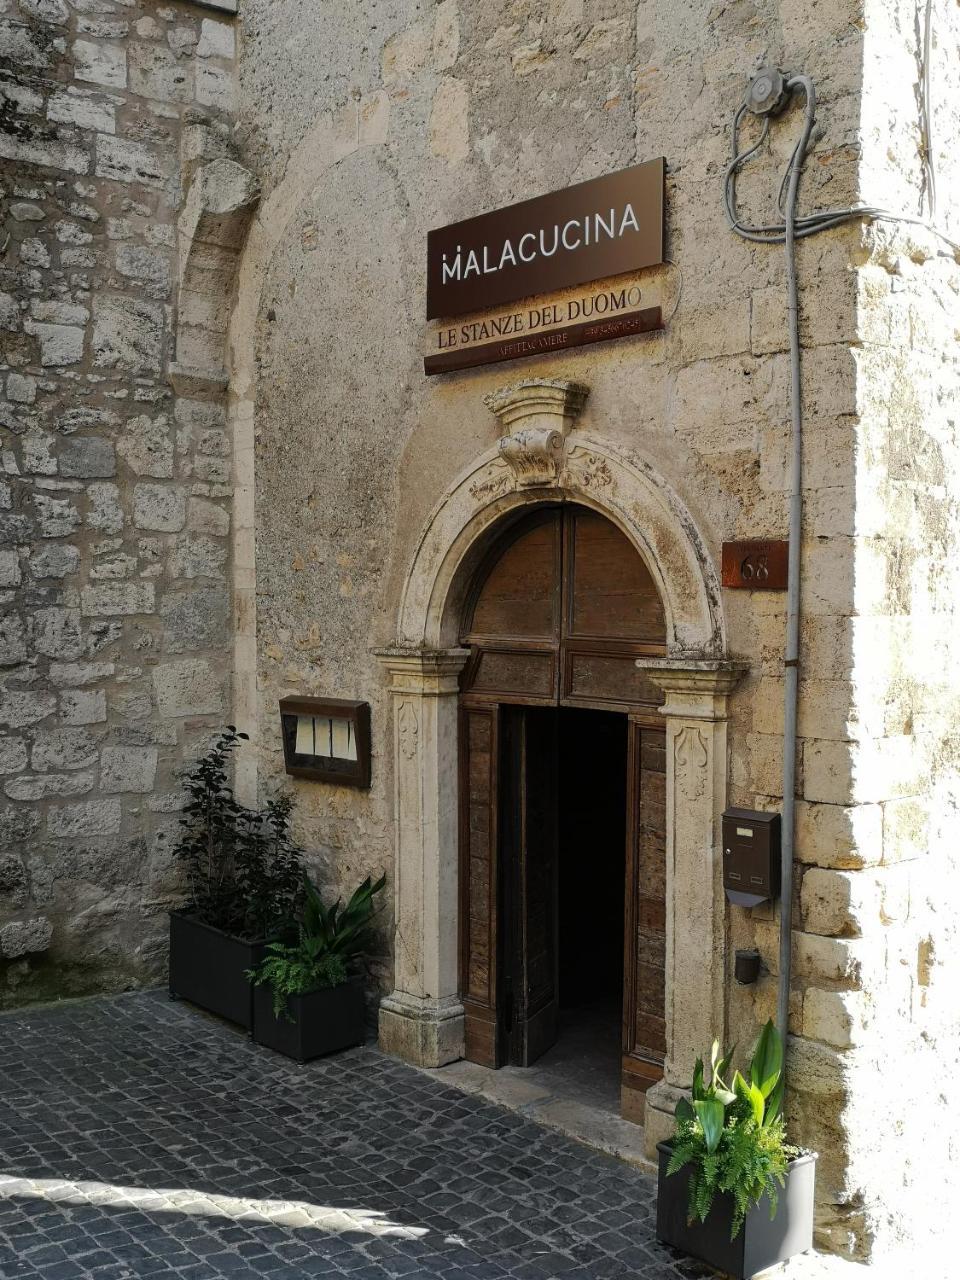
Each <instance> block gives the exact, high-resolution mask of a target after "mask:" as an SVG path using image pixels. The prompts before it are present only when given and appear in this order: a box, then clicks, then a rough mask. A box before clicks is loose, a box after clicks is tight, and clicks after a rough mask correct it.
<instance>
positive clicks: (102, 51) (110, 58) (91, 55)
mask: <svg viewBox="0 0 960 1280" xmlns="http://www.w3.org/2000/svg"><path fill="white" fill-rule="evenodd" d="M73 58H74V64H75V65H74V73H73V74H74V75H75V76H76V78H77V79H78V80H86V81H87V82H88V83H92V84H102V85H104V86H106V87H107V88H110V89H123V88H125V87H126V84H127V55H126V50H125V49H124V48H123V47H122V46H121V45H117V44H104V43H101V42H99V41H95V40H76V41H74V45H73Z"/></svg>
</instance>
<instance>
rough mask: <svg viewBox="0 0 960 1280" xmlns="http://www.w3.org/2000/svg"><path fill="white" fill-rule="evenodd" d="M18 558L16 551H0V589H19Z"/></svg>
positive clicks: (19, 572)
mask: <svg viewBox="0 0 960 1280" xmlns="http://www.w3.org/2000/svg"><path fill="white" fill-rule="evenodd" d="M21 577H22V574H21V571H20V557H19V555H18V554H17V552H16V551H0V587H19V585H20V581H21Z"/></svg>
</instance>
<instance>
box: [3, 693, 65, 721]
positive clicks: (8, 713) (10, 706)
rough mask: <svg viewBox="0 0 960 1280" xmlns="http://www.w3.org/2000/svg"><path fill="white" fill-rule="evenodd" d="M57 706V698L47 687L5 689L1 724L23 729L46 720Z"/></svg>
mask: <svg viewBox="0 0 960 1280" xmlns="http://www.w3.org/2000/svg"><path fill="white" fill-rule="evenodd" d="M56 706H57V700H56V698H55V697H54V695H53V694H52V693H49V692H48V691H47V690H46V689H5V690H4V692H3V694H2V695H0V724H5V725H9V727H10V728H11V729H22V728H24V727H25V726H26V725H28V724H36V723H37V722H38V721H40V720H45V719H46V717H47V716H49V715H52V714H53V712H54V711H55V710H56Z"/></svg>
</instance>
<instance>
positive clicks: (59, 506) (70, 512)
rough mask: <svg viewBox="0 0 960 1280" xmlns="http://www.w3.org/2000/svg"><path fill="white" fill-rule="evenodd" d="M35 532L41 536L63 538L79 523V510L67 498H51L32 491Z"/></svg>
mask: <svg viewBox="0 0 960 1280" xmlns="http://www.w3.org/2000/svg"><path fill="white" fill-rule="evenodd" d="M33 507H34V511H35V512H36V515H37V532H38V533H39V534H40V537H41V538H65V537H67V536H68V535H69V534H71V533H73V532H74V530H75V529H76V528H77V526H78V525H79V524H80V512H79V511H78V510H77V508H76V505H75V503H73V502H72V501H71V500H70V499H69V498H51V497H48V495H47V494H45V493H34V495H33Z"/></svg>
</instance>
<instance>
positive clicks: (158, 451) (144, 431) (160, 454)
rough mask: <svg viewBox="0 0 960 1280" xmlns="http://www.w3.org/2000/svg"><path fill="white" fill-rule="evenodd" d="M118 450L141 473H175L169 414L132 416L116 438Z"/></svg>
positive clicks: (161, 476)
mask: <svg viewBox="0 0 960 1280" xmlns="http://www.w3.org/2000/svg"><path fill="white" fill-rule="evenodd" d="M117 453H118V454H119V455H120V457H121V458H122V459H123V460H124V462H126V464H127V466H128V467H130V469H131V470H132V471H134V472H136V474H137V475H138V476H152V477H154V478H155V479H158V480H169V479H171V478H172V476H173V441H172V440H171V438H170V426H169V423H168V422H167V419H166V418H162V417H161V418H156V419H151V418H148V417H146V416H142V417H139V418H132V419H131V420H130V421H129V422H128V423H127V424H126V426H125V427H124V431H123V435H122V436H121V437H120V439H119V441H118V442H117Z"/></svg>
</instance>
